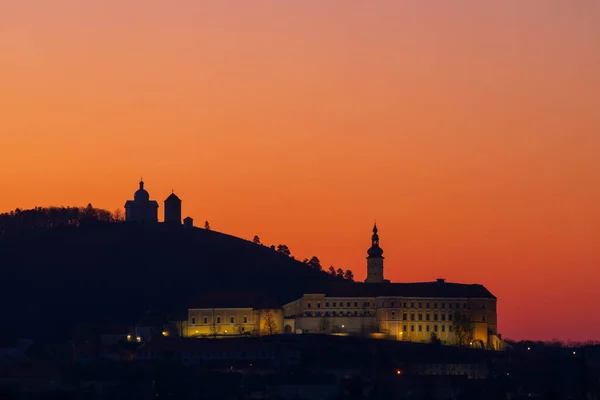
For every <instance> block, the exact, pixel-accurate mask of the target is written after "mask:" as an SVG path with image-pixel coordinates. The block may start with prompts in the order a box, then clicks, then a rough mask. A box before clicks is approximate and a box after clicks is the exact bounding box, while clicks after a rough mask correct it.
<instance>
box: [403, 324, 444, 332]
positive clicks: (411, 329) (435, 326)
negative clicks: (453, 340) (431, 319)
mask: <svg viewBox="0 0 600 400" xmlns="http://www.w3.org/2000/svg"><path fill="white" fill-rule="evenodd" d="M416 326H417V331H418V332H423V325H416ZM407 328H408V326H407V325H404V326H403V327H402V332H408V329H407ZM439 328H440V329H441V331H442V332H446V325H441V326H440V327H439ZM447 329H448V332H453V331H454V327H453V326H452V325H448V328H447ZM410 331H411V332H414V331H415V325H411V326H410ZM433 331H434V332H438V325H433ZM425 332H431V325H425Z"/></svg>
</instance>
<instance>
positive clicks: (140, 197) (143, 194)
mask: <svg viewBox="0 0 600 400" xmlns="http://www.w3.org/2000/svg"><path fill="white" fill-rule="evenodd" d="M133 200H134V201H150V194H149V193H148V192H147V191H146V190H145V189H144V181H140V188H139V189H138V190H137V191H136V192H135V194H134V195H133Z"/></svg>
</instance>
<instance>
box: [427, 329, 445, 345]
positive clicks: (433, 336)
mask: <svg viewBox="0 0 600 400" xmlns="http://www.w3.org/2000/svg"><path fill="white" fill-rule="evenodd" d="M429 340H430V341H431V344H435V345H440V344H442V341H441V340H440V338H439V337H438V335H436V333H435V332H431V337H430V339H429Z"/></svg>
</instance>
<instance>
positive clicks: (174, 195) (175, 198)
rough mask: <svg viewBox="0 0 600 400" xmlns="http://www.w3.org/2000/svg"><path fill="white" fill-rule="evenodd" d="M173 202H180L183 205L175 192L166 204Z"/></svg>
mask: <svg viewBox="0 0 600 400" xmlns="http://www.w3.org/2000/svg"><path fill="white" fill-rule="evenodd" d="M171 201H178V202H180V203H181V199H180V198H179V197H177V195H176V194H175V192H173V191H172V192H171V194H170V195H169V197H167V198H166V200H165V202H171Z"/></svg>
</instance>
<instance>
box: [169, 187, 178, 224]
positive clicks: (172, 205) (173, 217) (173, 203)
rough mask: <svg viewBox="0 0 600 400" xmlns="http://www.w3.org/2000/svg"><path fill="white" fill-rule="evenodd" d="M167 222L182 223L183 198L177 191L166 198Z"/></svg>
mask: <svg viewBox="0 0 600 400" xmlns="http://www.w3.org/2000/svg"><path fill="white" fill-rule="evenodd" d="M165 222H167V223H170V224H177V225H181V200H180V199H179V197H177V195H175V192H172V193H171V194H170V195H169V197H167V199H166V200H165Z"/></svg>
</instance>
